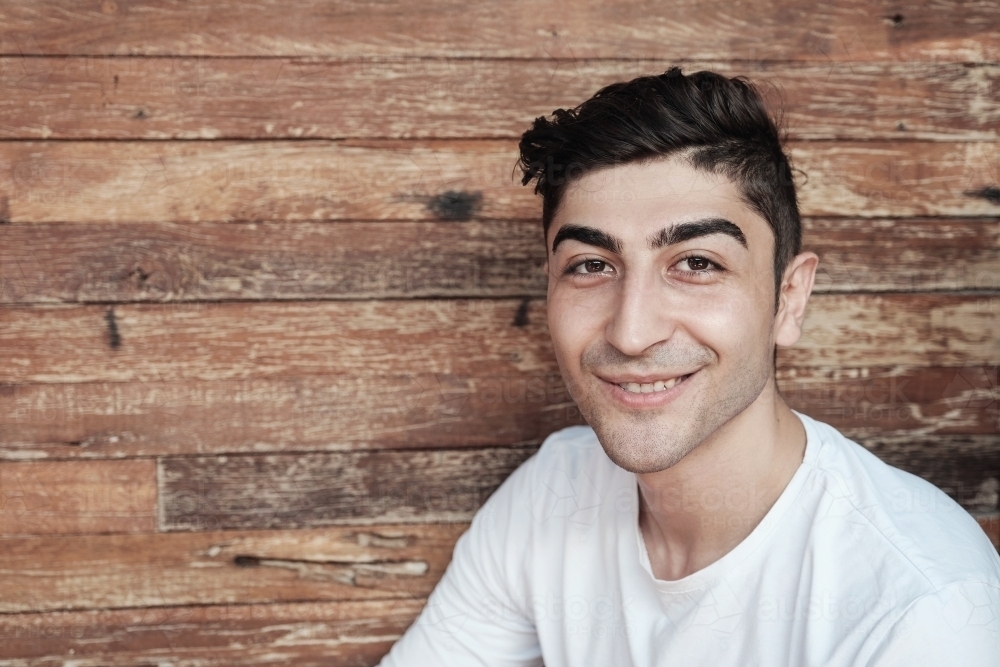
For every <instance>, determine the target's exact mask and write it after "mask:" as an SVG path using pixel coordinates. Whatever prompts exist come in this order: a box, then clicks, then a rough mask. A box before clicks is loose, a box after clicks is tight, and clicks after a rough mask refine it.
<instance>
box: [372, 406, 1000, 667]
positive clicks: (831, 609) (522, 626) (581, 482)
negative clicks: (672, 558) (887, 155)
mask: <svg viewBox="0 0 1000 667" xmlns="http://www.w3.org/2000/svg"><path fill="white" fill-rule="evenodd" d="M796 414H797V415H798V416H799V418H800V419H801V420H802V423H803V424H804V425H805V429H806V434H807V442H806V449H805V456H804V460H803V462H802V465H801V466H800V467H799V468H798V470H797V471H796V472H795V474H794V476H793V477H792V479H791V481H790V482H789V483H788V486H787V487H786V488H785V490H784V491H783V492H782V493H781V495H780V496H779V498H778V500H777V501H776V502H775V504H774V505H773V506H772V507H771V509H770V510H769V511H768V512H767V514H766V515H765V517H764V519H763V520H762V521H761V523H760V524H759V525H757V527H756V528H755V529H754V530H753V531H752V532H751V533H750V535H748V536H747V537H746V539H744V540H743V541H742V542H740V543H739V544H738V545H737V546H736V547H735V548H734V549H733V550H732V551H730V552H729V553H727V554H726V555H725V556H723V557H722V558H721V559H719V560H717V561H716V562H714V563H712V564H711V565H708V566H707V567H705V568H703V569H701V570H699V571H698V572H695V573H693V574H690V575H688V576H686V577H684V578H682V579H678V580H675V581H663V580H658V579H656V578H655V577H654V576H653V575H652V571H651V568H650V563H649V556H648V554H647V552H646V547H645V542H644V540H643V538H642V533H641V531H640V530H639V523H638V507H639V505H638V487H637V484H636V479H635V475H634V474H632V473H629V472H626V471H625V470H623V469H621V468H619V467H618V466H616V465H615V464H614V463H613V462H612V461H611V460H610V459H609V458H608V457H607V455H606V454H605V453H604V450H603V449H602V448H601V445H600V443H599V442H598V440H597V437H596V435H595V434H594V431H593V430H592V429H590V428H588V427H583V426H575V427H571V428H567V429H563V430H561V431H558V432H556V433H553V434H552V435H551V436H549V437H548V438H547V439H546V440H545V442H544V443H543V445H542V447H541V448H540V450H539V451H538V452H537V453H536V454H535V455H534V456H532V457H531V458H530V459H528V460H527V461H525V463H524V464H522V465H521V466H520V467H519V468H518V469H517V470H516V471H515V472H514V473H513V474H512V475H511V476H510V477H509V478H508V479H507V480H506V481H505V482H504V483H503V484H502V485H501V486H500V488H499V489H497V491H496V492H495V493H494V494H493V495H492V496H491V497H490V499H489V500H488V501H487V502H486V504H485V505H483V507H482V508H481V509H480V510H479V512H478V513H477V514H476V516H475V518H474V519H473V521H472V525H471V527H470V528H469V530H468V531H466V533H465V534H463V535H462V537H461V538H460V539H459V540H458V543H457V544H456V546H455V551H454V555H453V558H452V562H451V564H450V565H449V566H448V569H447V571H446V573H445V575H444V577H443V578H442V579H441V581H440V583H439V584H438V585H437V587H436V588H435V589H434V591H433V593H432V594H431V596H430V598H429V600H428V604H427V606H426V607H425V608H424V610H423V612H422V613H421V614H420V617H419V618H418V619H417V620H416V621H415V622H414V624H413V625H412V626H411V627H410V629H409V630H407V632H406V634H405V635H404V636H403V637H402V638H401V639H400V640H399V641H398V642H397V643H396V644H395V646H393V648H392V650H391V651H390V653H389V654H388V655H387V656H386V657H385V658H384V659H383V661H382V663H381V665H383V666H384V667H404V666H405V667H444V666H450V665H456V666H458V665H461V666H463V667H466V666H470V665H541V664H543V662H544V664H545V665H546V666H547V667H560V666H562V665H580V666H587V667H593V666H597V667H612V666H614V667H618V666H624V665H663V666H667V665H671V666H673V665H677V666H680V667H691V666H693V665H708V666H711V667H720V666H727V665H733V666H739V667H750V666H752V665H760V666H761V667H778V666H779V665H789V666H794V667H805V666H807V665H816V666H823V667H836V666H839V665H859V666H866V665H880V666H881V665H885V666H892V667H914V666H918V665H919V666H923V665H926V666H927V667H931V666H933V667H942V666H943V665H955V666H956V667H958V666H961V667H974V666H978V665H983V666H990V667H998V666H1000V557H998V555H997V551H996V550H995V549H994V548H993V545H992V544H990V541H989V539H988V538H987V537H986V535H985V533H984V532H983V531H982V529H981V528H980V527H979V525H978V524H977V523H976V521H975V520H974V519H973V518H972V517H971V516H970V515H969V514H968V513H967V512H966V511H965V510H963V509H962V507H961V506H960V505H958V504H957V503H955V502H954V501H953V500H951V499H950V498H949V497H948V496H947V495H945V494H944V493H943V492H942V491H940V490H939V489H938V488H937V487H935V486H933V485H931V484H930V483H928V482H926V481H924V480H922V479H920V478H919V477H916V476H914V475H911V474H909V473H907V472H904V471H902V470H899V469H897V468H894V467H891V466H889V465H887V464H885V463H883V462H882V461H881V460H879V459H878V458H877V457H876V456H874V455H873V454H871V453H870V452H868V451H867V450H866V449H865V448H864V447H862V446H860V445H858V444H857V443H855V442H853V441H851V440H848V439H847V438H845V437H844V436H843V435H841V434H840V433H839V432H838V431H837V430H836V429H834V428H833V427H831V426H829V425H828V424H824V423H822V422H819V421H816V420H814V419H811V418H810V417H807V416H805V415H802V414H800V413H796ZM699 502H702V503H710V502H718V503H719V504H720V505H721V504H722V503H725V502H739V499H728V500H727V499H725V498H716V499H714V500H713V499H712V498H708V497H706V498H701V499H699Z"/></svg>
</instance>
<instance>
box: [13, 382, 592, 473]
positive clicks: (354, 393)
mask: <svg viewBox="0 0 1000 667" xmlns="http://www.w3.org/2000/svg"><path fill="white" fill-rule="evenodd" d="M0 405H2V406H3V408H2V409H0V458H9V459H30V458H46V457H60V458H69V457H81V458H89V457H97V458H103V457H122V456H156V455H164V454H198V453H205V454H211V453H240V452H244V453H245V452H263V451H282V450H298V451H303V450H313V451H344V450H357V449H379V448H385V447H397V448H398V447H416V448H436V447H468V446H473V447H474V446H490V445H517V444H537V443H539V442H541V441H542V439H543V438H545V436H547V435H548V434H549V433H551V432H552V431H555V430H557V429H559V428H562V427H564V426H569V425H572V424H577V423H580V415H579V413H578V411H577V410H576V407H575V406H574V405H573V403H572V401H571V400H570V399H569V397H568V396H567V395H566V392H565V389H564V388H563V384H562V380H561V378H560V377H559V374H558V372H555V371H552V372H548V373H535V372H525V373H511V374H506V375H493V374H490V375H485V376H465V377H461V376H457V375H444V374H441V375H434V374H421V373H416V374H410V375H374V374H371V373H359V374H357V375H353V376H352V375H335V376H313V377H308V376H303V377H275V378H267V379H260V378H257V379H244V380H237V379H234V380H221V381H220V380H213V381H195V380H176V381H165V382H159V381H154V382H139V383H83V384H54V385H44V384H39V385H23V386H10V385H7V386H4V385H0Z"/></svg>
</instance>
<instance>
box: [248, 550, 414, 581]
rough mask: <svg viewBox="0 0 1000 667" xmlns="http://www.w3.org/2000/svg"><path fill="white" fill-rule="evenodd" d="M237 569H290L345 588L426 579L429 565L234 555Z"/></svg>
mask: <svg viewBox="0 0 1000 667" xmlns="http://www.w3.org/2000/svg"><path fill="white" fill-rule="evenodd" d="M233 563H234V564H235V565H237V566H238V567H273V568H280V569H284V570H292V571H293V572H295V573H296V574H297V575H298V577H299V578H301V579H307V580H315V581H334V582H337V583H339V584H344V585H345V586H355V587H358V588H374V587H375V585H376V583H377V580H378V579H384V578H387V577H388V578H393V579H400V578H403V579H408V578H413V577H423V576H426V575H427V573H428V572H429V571H430V564H429V563H428V562H427V561H424V560H412V559H411V560H366V561H364V562H359V561H341V560H309V559H304V558H259V557H257V556H245V555H241V556H236V557H235V558H233Z"/></svg>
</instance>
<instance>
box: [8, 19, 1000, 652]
mask: <svg viewBox="0 0 1000 667" xmlns="http://www.w3.org/2000/svg"><path fill="white" fill-rule="evenodd" d="M676 63H682V64H684V66H685V69H686V70H687V71H694V70H697V69H702V68H711V69H715V70H719V71H722V72H726V73H730V74H746V75H749V76H750V77H752V78H754V79H755V80H758V81H760V82H762V83H765V84H766V91H767V95H768V97H769V99H770V100H771V101H772V102H774V103H778V102H781V103H783V104H784V107H785V119H786V122H787V126H788V129H789V132H790V138H791V143H790V149H791V153H792V156H793V159H794V162H795V166H796V168H797V178H798V179H799V182H800V188H801V190H800V192H801V201H802V208H803V212H804V214H805V216H806V220H805V226H806V230H805V242H806V245H807V247H809V248H812V249H814V250H816V251H817V252H819V254H820V255H821V258H822V267H821V272H820V276H819V280H818V285H817V292H818V293H817V295H816V296H815V298H814V300H813V301H812V302H811V305H810V312H809V315H808V320H807V331H806V334H805V336H804V339H803V340H802V342H801V343H800V344H799V345H798V346H797V347H796V348H794V349H791V350H787V351H783V352H782V353H781V355H780V356H779V375H780V378H779V379H780V384H781V387H782V390H783V391H784V392H785V394H786V395H787V397H788V398H789V400H790V402H791V403H792V405H793V407H795V408H797V409H799V410H802V411H804V412H806V413H808V414H811V415H813V416H815V417H817V418H819V419H821V420H824V421H827V422H829V423H831V424H833V425H835V426H836V427H838V428H840V429H842V430H843V431H844V432H845V433H847V434H848V435H849V436H851V437H854V438H855V439H857V440H858V441H859V442H861V443H863V444H864V445H865V446H866V447H869V448H871V449H872V450H873V451H874V452H875V453H877V454H878V455H879V456H881V457H882V458H883V459H885V460H886V461H888V462H890V463H892V464H894V465H897V466H900V467H902V468H904V469H906V470H910V471H912V472H914V473H915V474H918V475H921V476H923V477H925V478H927V479H929V480H930V481H932V482H933V483H935V484H937V485H938V486H940V487H941V488H943V489H944V490H945V491H946V492H947V493H949V494H950V495H951V496H952V497H954V498H955V499H956V500H958V501H959V502H960V503H962V505H963V506H964V507H965V508H966V509H968V510H969V511H970V512H972V513H974V514H975V515H976V516H977V517H979V519H980V522H981V524H982V526H983V528H984V529H985V530H987V532H988V533H989V534H990V535H991V536H992V539H993V540H994V542H995V543H996V542H997V541H998V539H1000V514H998V506H997V499H998V491H1000V422H998V408H997V403H998V365H1000V326H998V325H1000V225H998V221H1000V218H998V216H1000V183H998V181H1000V152H998V147H1000V5H998V4H996V3H992V2H972V1H969V2H964V1H960V0H940V1H939V2H935V3H902V2H894V1H890V0H871V1H863V0H831V2H826V3H818V4H817V3H813V2H805V1H803V0H777V1H775V2H770V3H762V2H746V3H732V2H723V1H721V0H707V1H706V0H697V1H696V0H674V1H673V2H669V3H648V2H638V1H636V0H615V1H612V2H600V1H597V0H583V1H582V2H577V3H573V7H572V9H570V8H569V7H568V5H566V4H564V3H557V2H546V1H539V0H534V1H532V2H526V1H524V0H509V1H507V2H497V1H495V0H494V1H487V2H481V3H458V4H456V3H452V2H444V1H442V0H421V1H420V2H403V1H402V0H387V1H384V2H365V1H362V2H353V3H340V2H320V1H319V0H299V1H298V2H294V3H285V2H277V1H276V0H244V1H242V2H233V1H230V0H220V1H216V2H208V1H207V0H205V1H202V2H193V3H181V2H175V1H174V0H88V1H87V2H75V1H73V2H71V1H70V0H44V1H38V0H6V1H5V2H4V3H3V4H2V5H0V354H2V359H0V361H2V363H0V665H4V666H11V667H12V666H15V665H16V666H18V667H23V666H26V665H63V664H73V665H74V666H77V667H90V666H96V665H136V664H161V665H163V664H170V665H177V666H180V665H189V666H194V665H198V666H199V667H204V666H210V665H222V664H240V665H263V664H282V663H287V661H289V660H291V661H293V663H292V664H295V665H320V664H323V665H327V664H344V665H371V664H374V663H376V662H377V661H378V659H379V657H380V656H381V655H382V654H384V653H385V652H386V651H387V650H388V648H389V647H390V646H391V644H392V642H393V641H394V639H395V638H396V637H398V636H399V635H400V633H401V632H402V631H403V630H404V629H405V628H406V627H407V625H408V624H409V623H410V622H411V621H412V619H413V618H414V617H415V615H416V614H417V613H418V612H419V610H420V608H421V606H422V603H423V601H424V599H425V598H426V596H427V594H428V592H429V591H430V590H431V589H432V588H433V585H434V583H435V582H436V581H437V579H438V578H439V577H440V576H441V574H442V572H443V570H444V568H445V566H446V565H447V562H448V560H449V558H450V555H451V549H452V547H453V545H454V542H455V540H456V539H457V537H458V536H459V535H460V534H461V533H462V531H463V530H464V529H465V527H466V525H467V521H468V520H469V519H470V517H471V516H472V514H473V513H474V511H475V509H476V508H477V507H478V506H479V505H480V504H481V503H482V502H483V501H484V499H485V498H486V497H487V496H488V494H489V493H490V492H491V491H492V490H493V489H494V488H495V487H496V486H497V485H498V484H499V483H500V481H502V480H503V478H504V477H505V476H506V475H507V474H509V472H510V471H511V470H513V469H514V468H515V467H516V466H517V465H518V464H519V463H520V462H521V461H522V460H524V458H526V457H527V456H529V455H530V454H531V452H533V451H534V449H535V448H536V447H537V445H538V443H539V442H540V441H541V440H542V439H543V438H544V437H545V436H546V435H547V434H548V433H550V432H551V431H553V430H555V429H557V428H560V427H562V426H565V425H569V424H575V423H580V417H579V414H578V413H577V412H576V410H575V408H574V407H573V404H572V402H571V401H570V399H569V398H568V396H567V395H566V393H565V391H564V389H563V387H562V384H561V382H560V380H559V376H558V372H557V369H556V365H555V362H554V358H553V355H552V352H551V350H550V346H549V342H548V335H547V332H546V328H545V317H544V308H545V304H544V293H545V279H544V276H543V274H542V271H541V265H542V262H543V261H544V250H543V247H542V244H541V235H540V229H539V223H538V217H539V213H540V202H539V201H538V200H537V199H536V198H535V197H534V196H533V195H532V194H531V192H530V190H529V189H528V188H524V187H521V186H520V185H518V184H517V180H516V178H514V177H512V172H513V168H514V163H515V159H516V140H517V137H518V136H519V134H520V133H521V132H522V131H523V130H524V129H526V128H527V126H528V125H529V124H530V122H531V120H532V119H533V118H535V117H536V116H539V115H543V114H547V113H550V112H551V111H552V110H553V109H555V108H557V107H564V106H572V105H575V104H577V103H578V102H580V101H582V100H583V99H585V98H586V97H588V96H589V95H591V94H592V93H593V92H595V91H596V90H597V89H598V88H599V87H600V86H602V85H604V84H607V83H610V82H613V81H617V80H623V79H628V78H632V77H634V76H637V75H639V74H646V73H657V72H661V71H663V70H665V69H666V68H667V67H669V66H671V65H673V64H676Z"/></svg>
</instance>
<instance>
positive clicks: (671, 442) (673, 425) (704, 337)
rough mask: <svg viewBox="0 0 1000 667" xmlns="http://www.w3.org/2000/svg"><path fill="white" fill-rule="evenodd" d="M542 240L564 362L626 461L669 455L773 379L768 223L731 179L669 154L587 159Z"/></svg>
mask: <svg viewBox="0 0 1000 667" xmlns="http://www.w3.org/2000/svg"><path fill="white" fill-rule="evenodd" d="M546 243H547V245H548V248H549V265H548V272H549V287H548V320H549V329H550V331H551V334H552V341H553V344H554V346H555V351H556V357H557V359H558V361H559V367H560V369H561V371H562V375H563V379H564V381H565V382H566V385H567V388H568V389H569V392H570V394H571V395H572V397H573V399H574V400H575V401H576V403H577V405H578V406H579V408H580V411H581V413H582V414H583V416H584V417H585V418H586V420H587V422H588V423H589V424H590V425H591V426H592V427H593V428H594V430H595V432H596V433H597V436H598V438H599V439H600V441H601V444H602V445H603V447H604V449H605V451H606V452H607V454H608V456H609V457H610V458H611V460H612V461H614V462H615V463H616V464H618V465H619V466H620V467H622V468H624V469H626V470H629V471H631V472H635V473H647V472H654V471H657V470H663V469H665V468H668V467H670V466H672V465H674V464H675V463H677V462H678V461H680V460H681V459H682V458H683V457H684V456H685V455H686V454H687V453H688V452H690V451H691V450H692V449H694V448H695V447H697V446H698V445H699V444H701V443H702V442H703V441H704V440H705V439H706V438H708V437H709V436H711V434H712V433H713V432H715V431H716V429H718V428H719V427H721V426H723V425H724V424H726V423H727V422H728V421H729V420H730V419H732V418H733V417H735V416H736V415H738V414H739V413H741V412H743V410H745V409H746V408H747V407H748V406H750V405H751V404H752V403H753V402H754V401H755V400H756V399H757V397H758V396H760V394H761V392H762V390H763V389H764V387H765V386H767V384H768V383H769V382H770V381H771V379H772V372H773V371H772V355H773V349H774V322H775V320H774V301H773V299H774V275H773V268H772V261H773V259H772V258H773V252H774V236H773V233H772V231H771V228H770V227H769V226H768V224H767V222H766V221H765V220H764V219H763V218H762V217H760V215H759V214H757V213H756V212H754V211H753V210H752V209H750V208H749V207H748V206H747V205H746V204H745V203H744V202H743V201H742V200H741V199H740V195H739V190H738V187H737V185H736V184H735V183H733V182H732V181H730V180H728V179H727V178H725V177H723V176H717V175H713V174H710V173H707V172H704V171H700V170H696V169H694V168H693V167H691V166H690V165H689V164H688V163H687V162H686V160H685V159H684V158H681V157H676V156H675V157H671V158H668V159H666V160H660V161H657V162H652V163H647V164H635V163H633V164H627V165H623V166H620V167H612V168H607V169H603V170H600V171H596V172H592V173H589V174H586V175H585V176H583V177H582V178H580V179H579V180H577V181H574V182H573V183H571V184H570V185H569V186H568V187H567V189H566V191H565V193H564V198H563V201H562V203H561V205H560V207H559V210H558V212H557V213H556V216H555V218H554V220H553V221H552V225H551V227H550V228H549V232H548V234H547V238H546ZM553 245H555V250H554V251H553V249H552V248H553Z"/></svg>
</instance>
